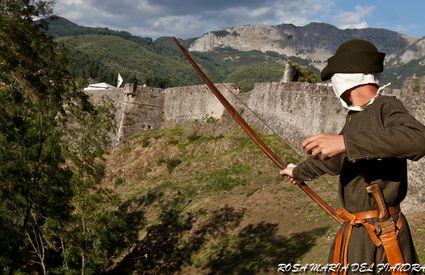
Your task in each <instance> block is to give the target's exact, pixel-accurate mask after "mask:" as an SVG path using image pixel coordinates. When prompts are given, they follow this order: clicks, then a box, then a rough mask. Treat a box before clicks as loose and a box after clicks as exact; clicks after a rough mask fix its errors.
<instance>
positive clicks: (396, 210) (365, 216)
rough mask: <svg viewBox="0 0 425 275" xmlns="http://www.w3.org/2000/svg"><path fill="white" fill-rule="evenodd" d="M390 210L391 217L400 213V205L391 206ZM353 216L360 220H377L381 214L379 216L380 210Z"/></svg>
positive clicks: (358, 213)
mask: <svg viewBox="0 0 425 275" xmlns="http://www.w3.org/2000/svg"><path fill="white" fill-rule="evenodd" d="M388 210H389V212H390V216H392V215H395V214H397V213H400V205H396V206H391V207H389V208H388ZM353 215H354V216H356V217H357V218H358V219H371V218H377V217H378V215H379V214H378V210H376V209H375V210H369V211H364V212H357V213H353Z"/></svg>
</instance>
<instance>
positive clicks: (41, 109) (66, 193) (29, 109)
mask: <svg viewBox="0 0 425 275" xmlns="http://www.w3.org/2000/svg"><path fill="white" fill-rule="evenodd" d="M50 11H51V2H50V1H35V0H2V1H1V6H0V214H1V215H0V222H1V223H2V227H1V229H0V247H1V248H2V249H0V273H3V272H9V274H13V273H14V272H15V271H16V270H21V271H24V272H26V271H30V270H39V271H41V272H42V273H44V274H46V272H47V268H48V267H47V262H51V263H52V265H61V264H62V261H61V260H60V261H56V262H54V261H53V262H52V261H49V259H48V258H50V259H55V258H61V257H63V255H62V254H63V249H62V248H61V247H60V246H57V245H56V244H57V242H56V241H55V240H57V239H60V234H61V230H63V226H58V225H62V224H66V223H67V222H69V221H70V220H71V216H72V211H73V209H74V207H75V205H73V200H74V197H75V193H76V192H77V191H76V190H77V189H78V188H80V189H84V188H85V187H84V186H82V187H78V188H77V186H78V185H79V184H83V183H84V181H82V180H77V179H78V178H84V177H85V176H86V175H87V173H81V170H83V171H89V172H90V173H91V172H92V171H93V170H91V169H92V168H93V167H92V166H91V165H92V164H93V163H92V162H83V163H81V166H75V163H74V162H73V160H75V159H78V157H75V156H76V154H79V153H81V152H86V153H87V152H88V153H87V154H89V153H92V155H91V156H90V160H92V159H93V158H94V156H99V155H101V154H102V153H104V151H105V150H106V146H107V145H106V144H107V140H108V138H107V136H106V135H105V134H100V132H102V133H106V132H108V131H109V130H110V125H109V122H108V121H107V120H106V119H105V118H107V112H105V111H104V110H102V109H100V108H98V107H95V106H93V105H92V103H90V101H89V99H88V97H87V95H85V94H84V93H83V92H82V91H81V90H80V89H79V87H77V86H76V84H75V81H74V79H73V77H72V75H70V73H69V71H68V70H67V64H68V61H67V58H66V57H65V56H64V54H63V49H62V48H61V47H59V46H58V45H57V44H56V43H54V42H53V40H52V39H51V38H49V37H47V36H46V35H45V34H43V33H42V32H40V31H39V28H40V25H36V24H34V22H33V21H32V18H33V17H34V16H43V15H46V14H48V13H49V12H50ZM85 120H92V121H97V122H99V121H101V122H102V123H100V124H99V125H96V127H97V129H90V131H91V132H90V133H91V134H92V135H93V136H92V138H88V137H87V135H89V133H85V135H82V136H83V137H85V140H84V141H86V144H85V146H86V147H85V148H83V149H80V150H73V147H72V145H73V144H72V143H71V141H72V140H71V139H70V138H69V137H70V135H71V134H75V133H71V132H70V130H71V129H70V128H72V129H74V130H75V128H77V127H79V125H80V126H81V125H84V126H87V125H93V124H90V123H86V121H85ZM109 121H110V120H109ZM67 128H68V130H67ZM100 128H102V129H100ZM80 137H81V135H80ZM79 146H82V144H81V143H80V144H79ZM83 158H84V156H81V157H80V158H79V159H83ZM86 190H87V188H86ZM54 225H56V226H54ZM40 268H41V269H40Z"/></svg>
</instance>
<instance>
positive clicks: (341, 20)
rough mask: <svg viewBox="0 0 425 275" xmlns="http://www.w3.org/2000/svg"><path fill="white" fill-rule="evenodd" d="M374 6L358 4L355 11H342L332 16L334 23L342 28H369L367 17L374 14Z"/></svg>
mask: <svg viewBox="0 0 425 275" xmlns="http://www.w3.org/2000/svg"><path fill="white" fill-rule="evenodd" d="M374 9H375V7H373V6H356V7H355V9H354V11H346V12H341V13H339V14H337V15H335V16H333V17H332V23H333V24H335V25H336V26H337V27H339V28H341V29H362V28H367V27H368V23H367V21H366V18H367V17H369V16H371V15H372V14H373V11H374Z"/></svg>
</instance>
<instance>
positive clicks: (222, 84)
mask: <svg viewBox="0 0 425 275" xmlns="http://www.w3.org/2000/svg"><path fill="white" fill-rule="evenodd" d="M220 85H221V86H223V87H224V88H226V90H227V91H228V92H229V93H230V94H231V95H232V96H233V97H234V98H236V99H237V100H238V101H239V103H241V104H242V105H243V106H244V107H245V109H246V110H248V111H250V112H251V113H252V114H253V115H254V116H255V117H256V118H257V119H258V120H260V121H261V122H262V123H263V124H264V125H265V126H266V127H267V128H268V129H269V130H270V131H271V132H272V133H273V134H274V135H276V136H278V137H279V136H280V135H279V134H278V133H277V132H276V131H275V130H274V129H272V128H271V127H270V125H268V124H267V123H266V122H265V121H264V119H263V118H261V117H260V116H259V115H258V114H257V113H255V112H254V111H253V110H252V109H251V108H249V107H248V105H247V104H246V103H245V102H244V101H243V100H242V99H240V98H239V97H238V96H237V95H236V94H235V93H234V92H232V91H231V90H230V89H229V88H228V87H227V86H226V85H225V84H224V83H222V82H221V83H220ZM306 163H307V165H308V166H309V167H310V168H311V169H312V170H313V171H314V173H316V174H317V175H318V176H319V177H320V176H321V174H320V173H319V172H317V170H316V169H314V167H312V165H310V163H308V161H307V162H306Z"/></svg>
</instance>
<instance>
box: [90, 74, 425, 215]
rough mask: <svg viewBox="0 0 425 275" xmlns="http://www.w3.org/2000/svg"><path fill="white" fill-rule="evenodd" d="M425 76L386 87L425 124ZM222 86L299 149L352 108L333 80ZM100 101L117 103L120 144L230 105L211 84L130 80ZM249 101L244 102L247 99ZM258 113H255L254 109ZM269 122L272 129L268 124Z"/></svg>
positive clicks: (419, 172)
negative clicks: (163, 85)
mask: <svg viewBox="0 0 425 275" xmlns="http://www.w3.org/2000/svg"><path fill="white" fill-rule="evenodd" d="M424 87H425V80H424V79H410V80H408V81H406V83H405V84H404V86H403V89H402V90H391V89H389V88H386V89H385V90H384V93H386V94H392V95H395V96H397V97H398V98H399V99H400V100H402V101H403V102H404V104H405V105H406V108H407V109H408V110H409V111H410V112H411V113H412V115H413V116H415V117H416V118H417V119H418V120H420V121H421V122H422V123H425V89H424ZM217 88H218V89H219V90H220V91H221V92H222V93H223V95H224V96H225V97H226V98H227V99H228V100H229V101H230V103H231V104H232V105H234V106H235V107H236V108H237V109H238V110H239V111H240V112H241V114H242V116H243V117H244V118H245V119H246V120H247V121H248V123H250V124H251V125H253V126H255V127H256V128H259V129H262V130H265V131H270V130H269V129H273V130H272V131H273V132H274V133H276V134H278V135H279V136H280V137H282V138H283V139H285V140H286V141H287V142H288V144H289V145H290V146H291V147H292V148H294V149H295V150H296V151H298V152H299V153H301V152H300V143H301V142H302V140H304V139H305V138H306V137H308V136H310V135H313V134H317V133H321V132H324V133H338V132H339V131H340V129H341V128H342V127H343V124H344V121H345V115H346V110H345V109H343V108H342V106H341V105H340V103H339V102H338V100H337V99H336V97H335V96H334V93H333V91H332V88H331V87H330V86H328V85H327V84H311V83H299V82H287V83H283V82H280V83H277V82H276V83H259V84H256V85H255V87H254V89H253V90H252V91H250V92H248V93H243V94H239V95H237V96H238V98H239V99H237V98H236V97H235V96H233V95H231V91H230V84H217ZM89 94H90V95H91V96H92V97H93V99H94V100H95V101H97V100H99V99H100V98H101V97H102V96H107V97H109V98H111V99H112V100H113V101H114V103H115V107H116V121H117V126H118V127H117V132H116V134H115V137H116V138H115V140H116V143H119V142H122V141H124V140H125V139H126V138H128V137H129V136H131V135H132V134H134V133H136V132H139V131H141V130H152V129H158V128H160V127H162V126H163V125H170V124H179V123H183V122H185V121H194V120H197V121H202V120H206V119H208V118H209V117H213V118H221V117H222V116H223V114H224V113H225V109H224V107H223V106H222V105H221V103H220V102H219V101H218V100H217V99H216V98H215V96H214V95H213V94H212V93H211V91H209V89H208V88H207V87H206V86H205V85H195V86H187V87H174V88H168V89H164V90H163V89H158V88H150V87H141V86H137V87H135V86H134V85H133V84H126V85H125V86H124V87H123V88H120V89H112V90H110V89H108V90H105V91H91V92H89ZM241 102H243V103H241ZM251 111H252V112H253V113H255V115H254V114H253V113H252V112H251ZM262 121H265V122H266V123H267V127H265V126H264V124H263V122H262ZM424 188H425V159H422V160H420V161H418V162H411V161H409V194H408V198H407V199H406V200H405V204H404V205H403V209H404V211H408V212H414V211H415V209H416V208H418V207H419V208H422V207H423V205H424V204H425V196H424V195H425V191H424Z"/></svg>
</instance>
